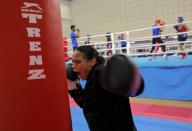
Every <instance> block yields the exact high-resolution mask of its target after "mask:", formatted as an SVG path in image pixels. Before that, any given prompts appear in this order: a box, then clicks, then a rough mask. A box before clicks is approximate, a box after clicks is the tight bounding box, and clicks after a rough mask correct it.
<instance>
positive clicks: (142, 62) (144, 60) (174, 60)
mask: <svg viewBox="0 0 192 131" xmlns="http://www.w3.org/2000/svg"><path fill="white" fill-rule="evenodd" d="M132 60H133V61H134V62H135V63H136V64H137V65H138V66H139V67H180V66H192V56H191V55H188V56H187V57H186V58H185V59H181V56H177V57H173V56H168V57H167V59H164V58H163V57H162V56H158V57H156V58H155V59H154V58H152V59H151V60H149V59H148V57H135V58H132Z"/></svg>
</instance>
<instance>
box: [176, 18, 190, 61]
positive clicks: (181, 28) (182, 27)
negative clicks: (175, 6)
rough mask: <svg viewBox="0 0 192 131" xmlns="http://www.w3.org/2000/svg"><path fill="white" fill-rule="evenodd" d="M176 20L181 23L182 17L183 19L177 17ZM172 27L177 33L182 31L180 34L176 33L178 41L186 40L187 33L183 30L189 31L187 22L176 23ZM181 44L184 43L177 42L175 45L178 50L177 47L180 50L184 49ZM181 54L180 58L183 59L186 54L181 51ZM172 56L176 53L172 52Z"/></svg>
mask: <svg viewBox="0 0 192 131" xmlns="http://www.w3.org/2000/svg"><path fill="white" fill-rule="evenodd" d="M177 21H178V23H183V21H184V19H183V17H178V18H177ZM174 28H175V30H176V31H177V32H178V33H181V32H183V33H182V34H179V35H177V39H178V41H179V42H181V41H186V40H187V33H185V32H188V31H190V29H189V27H188V26H187V24H178V25H175V26H174ZM183 45H184V43H179V44H178V46H177V50H178V51H179V49H180V50H181V51H184V48H183ZM181 54H182V57H181V59H185V57H186V54H185V53H181ZM173 56H177V53H176V54H174V55H173Z"/></svg>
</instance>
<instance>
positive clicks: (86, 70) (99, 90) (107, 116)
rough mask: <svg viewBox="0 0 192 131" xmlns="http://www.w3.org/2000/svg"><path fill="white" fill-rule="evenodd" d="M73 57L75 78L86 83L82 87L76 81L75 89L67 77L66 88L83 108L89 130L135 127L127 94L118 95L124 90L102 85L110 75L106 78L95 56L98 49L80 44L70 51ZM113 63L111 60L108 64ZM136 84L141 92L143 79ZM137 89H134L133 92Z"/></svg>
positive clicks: (129, 129) (127, 130) (130, 130)
mask: <svg viewBox="0 0 192 131" xmlns="http://www.w3.org/2000/svg"><path fill="white" fill-rule="evenodd" d="M72 61H73V65H72V69H73V71H74V72H76V73H77V75H78V78H80V79H82V80H87V83H86V85H85V88H84V89H82V88H81V87H80V86H79V84H76V85H77V87H78V89H76V90H75V89H74V88H73V87H72V86H74V85H75V84H72V83H73V82H72V81H71V80H68V87H69V89H70V91H69V92H70V95H71V96H72V97H73V98H74V100H75V101H76V103H77V104H78V105H79V106H80V107H81V108H82V109H83V113H84V116H85V118H86V121H87V123H88V126H89V129H90V130H91V131H136V127H135V125H134V122H133V117H132V113H131V107H130V103H129V98H128V97H126V96H123V95H121V94H123V93H124V92H121V91H119V92H118V90H116V89H114V90H113V89H110V88H108V89H106V87H105V86H107V85H110V84H111V83H110V84H109V83H108V84H104V83H106V82H110V80H111V78H110V79H108V78H107V79H108V81H107V80H106V74H107V73H106V71H105V70H106V68H107V66H103V59H102V58H101V57H100V56H98V52H97V51H96V50H95V49H94V48H92V47H91V46H80V47H78V48H77V49H76V50H75V52H74V53H73V57H72ZM112 65H113V63H112V64H111V66H110V67H112ZM127 68H128V67H127ZM109 69H110V68H109ZM68 70H69V69H67V72H68ZM116 70H118V69H116ZM130 71H132V69H130ZM104 72H105V73H104ZM101 74H102V75H101ZM104 74H105V75H104ZM107 75H108V74H107ZM104 76H105V78H104ZM68 78H69V77H68ZM112 79H113V78H112ZM133 81H134V80H133ZM132 85H133V84H132ZM139 86H142V88H140V91H139V93H141V92H142V90H143V83H141V84H140V85H139ZM77 87H76V88H77ZM71 89H72V90H71ZM110 90H111V91H110ZM114 92H117V93H114ZM139 93H138V92H137V93H136V95H138V94H139Z"/></svg>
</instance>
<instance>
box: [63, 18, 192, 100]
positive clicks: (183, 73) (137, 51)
mask: <svg viewBox="0 0 192 131" xmlns="http://www.w3.org/2000/svg"><path fill="white" fill-rule="evenodd" d="M183 23H185V24H191V23H192V21H188V22H183ZM183 23H182V24H183ZM176 24H177V25H178V23H176ZM176 24H168V25H164V26H159V27H164V30H166V29H167V30H168V29H170V28H173V26H174V25H176ZM152 28H154V27H149V28H143V29H137V30H131V31H124V32H117V33H107V34H103V35H94V36H90V44H86V45H91V46H94V48H96V49H97V51H98V52H99V53H100V55H102V56H103V57H104V58H106V59H108V58H109V57H110V56H111V55H114V54H124V55H127V56H128V57H129V58H130V59H132V60H133V61H134V62H135V63H136V64H137V65H138V67H139V68H140V72H141V74H142V76H143V78H144V81H145V87H146V88H145V90H144V92H143V93H142V94H141V95H140V96H138V97H144V98H159V99H175V100H192V92H191V89H192V55H191V54H192V35H191V33H192V31H189V32H186V33H187V34H188V39H187V40H186V41H182V43H184V48H185V50H184V51H177V50H176V46H177V45H178V44H179V43H180V42H179V41H177V35H179V34H182V33H169V34H163V35H159V36H158V37H161V38H162V39H163V40H164V41H165V42H164V43H162V44H152V38H155V37H154V36H142V37H135V36H134V33H137V32H144V33H145V32H149V31H151V30H152ZM121 34H124V35H125V39H124V40H118V36H119V35H121ZM106 37H111V41H106ZM86 39H88V37H81V38H78V43H79V45H84V40H86ZM67 42H68V46H65V48H67V49H68V52H67V53H66V54H67V55H68V56H69V57H71V55H72V47H71V46H69V45H71V40H70V39H68V40H67ZM121 42H126V43H127V46H126V47H121ZM109 43H110V44H111V45H112V46H111V48H109V46H108V45H109ZM160 45H165V46H166V52H162V51H161V50H160V49H161V48H159V50H157V51H156V52H155V53H150V52H149V50H150V48H151V47H153V46H155V47H156V49H157V47H159V46H160ZM123 49H126V52H123V51H122V50H123ZM108 53H111V54H108ZM175 53H186V54H187V57H186V58H185V59H180V56H179V55H178V56H176V57H174V56H173V54H175ZM165 54H166V55H167V56H166V57H164V55H165ZM150 56H152V59H149V57H150ZM82 84H85V82H82Z"/></svg>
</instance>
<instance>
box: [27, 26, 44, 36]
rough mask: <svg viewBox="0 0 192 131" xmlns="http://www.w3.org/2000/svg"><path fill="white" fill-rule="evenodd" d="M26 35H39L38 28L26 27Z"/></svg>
mask: <svg viewBox="0 0 192 131" xmlns="http://www.w3.org/2000/svg"><path fill="white" fill-rule="evenodd" d="M27 32H28V37H41V35H40V29H39V28H32V27H27Z"/></svg>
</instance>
